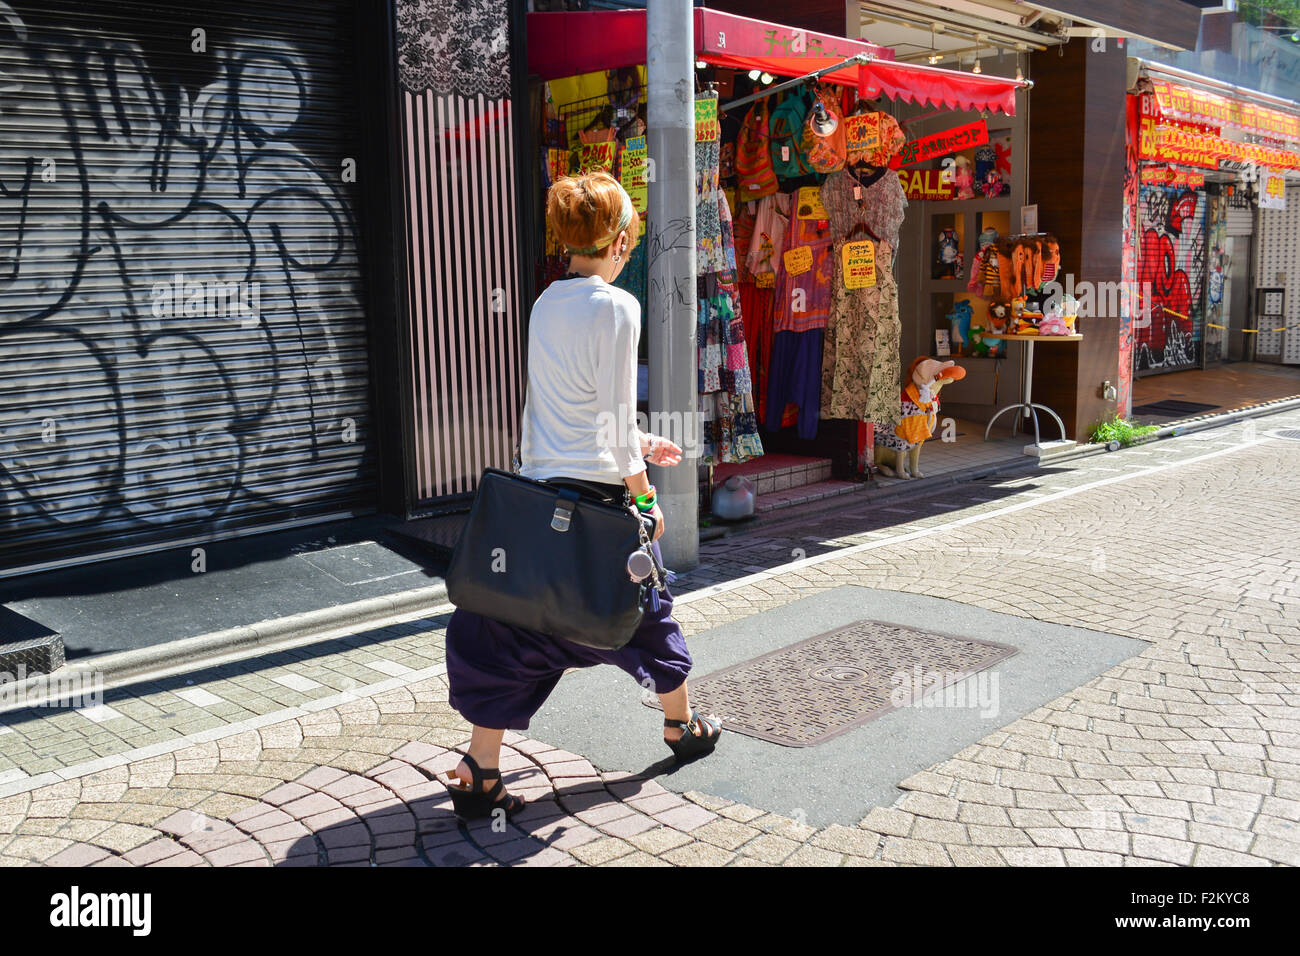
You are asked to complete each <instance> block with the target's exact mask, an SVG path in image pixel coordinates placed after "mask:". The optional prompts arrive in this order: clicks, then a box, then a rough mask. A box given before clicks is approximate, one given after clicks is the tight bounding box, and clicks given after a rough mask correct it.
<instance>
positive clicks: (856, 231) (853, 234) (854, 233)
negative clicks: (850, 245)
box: [844, 219, 880, 242]
mask: <svg viewBox="0 0 1300 956" xmlns="http://www.w3.org/2000/svg"><path fill="white" fill-rule="evenodd" d="M860 236H867V237H868V238H869V239H871V241H872V242H879V241H880V237H879V236H877V235H876V234H875V233H874V232H872V231H871V227H870V226H868V225H867V224H866V223H865V222H863V221H862V220H861V219H859V220H858V224H857V225H856V226H854V227H853V228H852V229H850V230H849V234H848V235H847V236H845V237H844V241H845V242H852V241H853V240H854V239H856V238H858V237H860Z"/></svg>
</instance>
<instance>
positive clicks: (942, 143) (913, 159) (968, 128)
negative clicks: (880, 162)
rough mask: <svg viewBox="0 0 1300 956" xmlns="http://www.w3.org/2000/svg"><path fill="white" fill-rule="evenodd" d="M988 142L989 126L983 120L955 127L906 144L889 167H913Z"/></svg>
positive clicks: (890, 162)
mask: <svg viewBox="0 0 1300 956" xmlns="http://www.w3.org/2000/svg"><path fill="white" fill-rule="evenodd" d="M988 141H989V127H988V124H987V123H985V122H984V121H983V120H976V121H975V122H973V123H967V124H966V125H965V126H955V127H953V128H952V129H946V130H944V131H943V132H942V133H934V134H933V135H931V136H922V137H921V138H920V139H914V140H912V141H911V142H910V143H904V144H903V148H902V150H900V151H899V153H898V155H897V156H895V157H894V158H893V159H891V160H890V161H889V165H890V167H892V168H893V169H898V168H899V167H901V166H913V165H915V164H917V163H923V162H925V161H926V160H927V159H935V158H936V157H939V156H947V155H948V154H949V153H960V152H961V151H962V150H963V149H970V148H971V147H972V146H983V145H984V144H985V143H987V142H988Z"/></svg>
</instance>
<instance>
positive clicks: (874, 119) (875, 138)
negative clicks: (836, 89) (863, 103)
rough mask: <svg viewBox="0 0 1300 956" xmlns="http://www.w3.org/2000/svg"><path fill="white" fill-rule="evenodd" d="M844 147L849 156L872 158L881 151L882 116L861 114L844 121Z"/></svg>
mask: <svg viewBox="0 0 1300 956" xmlns="http://www.w3.org/2000/svg"><path fill="white" fill-rule="evenodd" d="M844 146H845V149H847V150H848V153H849V155H853V154H855V153H865V154H866V155H868V156H870V155H872V154H874V153H875V151H876V150H878V149H880V114H879V113H859V114H858V115H856V116H848V117H845V119H844Z"/></svg>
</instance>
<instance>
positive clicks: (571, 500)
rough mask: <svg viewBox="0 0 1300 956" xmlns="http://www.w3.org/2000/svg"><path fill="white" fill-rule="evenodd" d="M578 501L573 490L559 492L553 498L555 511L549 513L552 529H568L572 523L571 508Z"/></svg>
mask: <svg viewBox="0 0 1300 956" xmlns="http://www.w3.org/2000/svg"><path fill="white" fill-rule="evenodd" d="M577 503H578V495H577V494H576V493H575V492H560V497H559V498H557V499H556V500H555V511H554V512H552V514H551V528H552V530H554V531H568V530H569V525H570V524H572V523H573V509H574V507H575V506H576V505H577Z"/></svg>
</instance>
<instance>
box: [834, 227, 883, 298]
mask: <svg viewBox="0 0 1300 956" xmlns="http://www.w3.org/2000/svg"><path fill="white" fill-rule="evenodd" d="M840 255H841V256H842V257H843V264H844V270H843V271H844V288H846V289H869V288H871V287H872V286H874V285H875V284H876V244H875V243H874V242H872V241H871V240H870V239H863V240H862V241H860V242H846V243H844V247H843V249H842V251H841V253H840Z"/></svg>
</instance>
